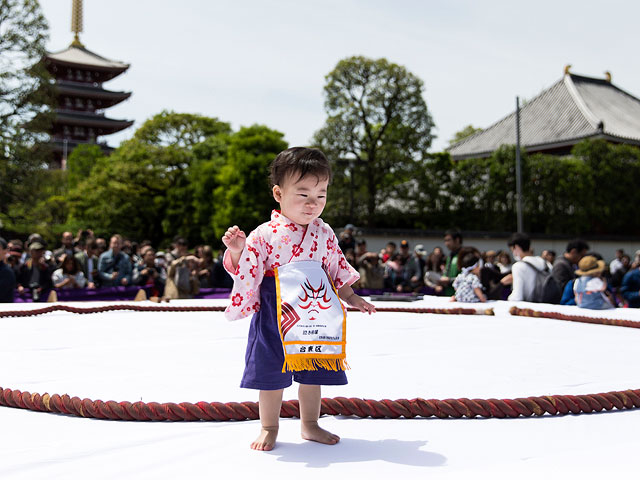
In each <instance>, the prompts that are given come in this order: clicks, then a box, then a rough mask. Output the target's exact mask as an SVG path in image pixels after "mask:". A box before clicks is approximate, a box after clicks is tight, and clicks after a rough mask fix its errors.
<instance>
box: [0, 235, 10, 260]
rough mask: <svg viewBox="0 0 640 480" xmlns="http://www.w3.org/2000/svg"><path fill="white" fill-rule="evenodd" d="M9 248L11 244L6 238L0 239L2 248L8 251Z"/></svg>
mask: <svg viewBox="0 0 640 480" xmlns="http://www.w3.org/2000/svg"><path fill="white" fill-rule="evenodd" d="M8 246H9V244H8V243H7V241H6V240H5V239H4V238H2V237H0V247H2V248H4V249H6V248H7V247H8ZM0 260H1V259H0Z"/></svg>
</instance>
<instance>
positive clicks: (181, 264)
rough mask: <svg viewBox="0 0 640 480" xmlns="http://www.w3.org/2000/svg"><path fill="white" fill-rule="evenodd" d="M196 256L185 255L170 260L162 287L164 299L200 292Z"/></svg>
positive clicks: (190, 296)
mask: <svg viewBox="0 0 640 480" xmlns="http://www.w3.org/2000/svg"><path fill="white" fill-rule="evenodd" d="M198 263H199V260H198V257H196V256H194V255H185V256H183V257H180V258H178V259H177V260H174V261H173V262H171V265H170V266H169V270H168V271H167V282H166V285H165V289H164V298H165V299H176V298H193V297H194V295H197V294H198V293H199V292H200V280H199V279H198Z"/></svg>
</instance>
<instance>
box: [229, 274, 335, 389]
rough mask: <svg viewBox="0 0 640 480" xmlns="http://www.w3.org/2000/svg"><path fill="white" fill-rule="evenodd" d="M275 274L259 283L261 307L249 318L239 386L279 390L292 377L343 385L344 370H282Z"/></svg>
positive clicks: (285, 386) (311, 382)
mask: <svg viewBox="0 0 640 480" xmlns="http://www.w3.org/2000/svg"><path fill="white" fill-rule="evenodd" d="M276 302H277V296H276V280H275V277H265V278H264V280H262V284H261V286H260V310H259V311H258V312H256V313H255V314H254V315H253V317H252V318H251V327H250V328H249V341H248V343H247V353H246V356H245V361H246V366H245V369H244V374H243V375H242V382H241V383H240V386H241V387H242V388H253V389H256V390H280V389H283V388H287V387H289V386H290V385H291V384H292V379H293V380H295V381H296V382H298V383H302V384H305V385H346V384H347V375H346V374H345V372H344V371H342V370H338V371H337V372H334V371H333V370H326V369H324V368H320V369H318V370H315V371H303V372H286V373H282V366H283V365H284V351H283V347H282V340H281V339H280V332H279V331H278V312H277V309H276Z"/></svg>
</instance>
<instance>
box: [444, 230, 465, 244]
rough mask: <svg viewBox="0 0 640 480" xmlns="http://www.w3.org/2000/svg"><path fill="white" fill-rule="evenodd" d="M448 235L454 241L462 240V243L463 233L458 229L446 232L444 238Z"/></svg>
mask: <svg viewBox="0 0 640 480" xmlns="http://www.w3.org/2000/svg"><path fill="white" fill-rule="evenodd" d="M447 235H450V236H451V238H453V239H454V240H456V239H457V240H460V243H462V232H461V231H460V230H458V229H456V228H450V229H449V230H447V231H446V232H444V236H445V237H446V236H447Z"/></svg>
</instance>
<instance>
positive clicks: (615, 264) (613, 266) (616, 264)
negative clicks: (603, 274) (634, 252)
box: [609, 249, 624, 275]
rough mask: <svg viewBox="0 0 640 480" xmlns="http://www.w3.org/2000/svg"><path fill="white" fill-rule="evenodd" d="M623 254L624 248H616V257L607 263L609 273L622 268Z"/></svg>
mask: <svg viewBox="0 0 640 480" xmlns="http://www.w3.org/2000/svg"><path fill="white" fill-rule="evenodd" d="M623 255H624V250H622V249H619V250H616V258H614V259H613V260H611V263H610V264H609V272H610V273H611V275H613V274H614V273H616V272H617V271H618V270H620V269H622V268H624V265H623V264H622V256H623Z"/></svg>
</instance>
